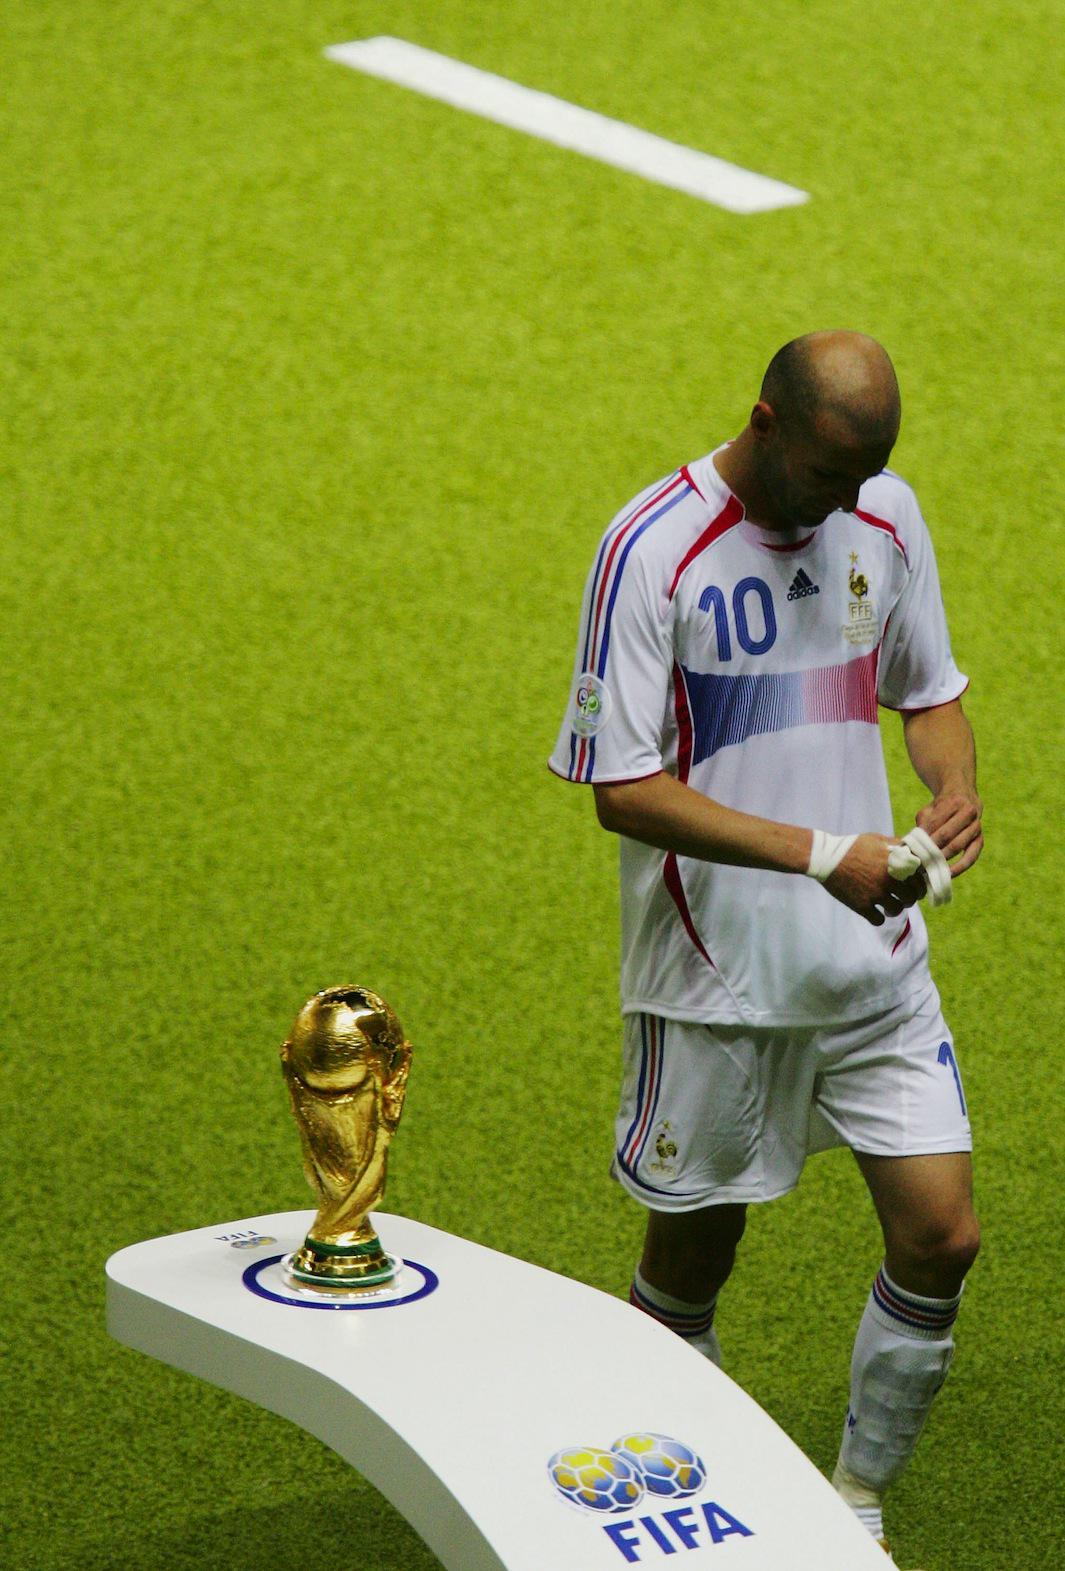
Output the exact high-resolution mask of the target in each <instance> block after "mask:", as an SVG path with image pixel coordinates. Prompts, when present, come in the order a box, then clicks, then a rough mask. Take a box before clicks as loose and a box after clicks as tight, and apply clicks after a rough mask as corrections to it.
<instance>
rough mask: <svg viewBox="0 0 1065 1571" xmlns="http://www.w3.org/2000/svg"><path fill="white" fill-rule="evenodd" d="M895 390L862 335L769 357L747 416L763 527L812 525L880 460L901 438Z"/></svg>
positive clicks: (808, 339)
mask: <svg viewBox="0 0 1065 1571" xmlns="http://www.w3.org/2000/svg"><path fill="white" fill-rule="evenodd" d="M900 418H901V406H900V401H899V385H898V382H897V381H896V379H895V371H894V367H893V366H892V364H891V361H890V359H889V358H888V355H887V351H886V350H885V349H884V348H883V347H882V345H880V344H878V343H877V341H876V339H875V338H869V337H867V336H866V335H865V334H864V333H851V332H826V333H808V334H806V336H805V337H803V338H795V339H792V341H791V343H788V344H785V345H784V347H783V349H779V350H778V351H777V353H776V354H775V355H774V356H773V358H772V360H771V361H770V363H769V367H768V369H767V370H766V373H765V377H764V378H763V381H762V389H761V393H760V395H759V399H758V402H757V403H756V404H755V406H754V408H753V410H752V411H751V420H750V433H749V440H750V444H751V445H750V456H751V463H752V466H753V470H754V478H755V480H756V483H757V486H758V488H759V491H760V492H761V494H762V498H763V505H764V510H765V511H766V513H767V517H768V521H769V522H771V523H772V524H774V525H775V526H776V527H778V528H781V527H788V526H790V527H793V528H800V529H809V528H814V527H816V525H818V524H820V523H822V522H823V521H824V520H825V519H826V518H827V517H828V515H829V513H832V512H834V511H835V510H836V509H837V508H839V509H842V510H843V511H844V512H850V511H852V510H853V508H854V506H855V505H856V503H857V500H858V488H859V487H860V485H861V484H862V482H863V481H865V480H868V479H869V477H870V476H871V475H875V474H879V472H880V470H881V469H883V467H884V465H885V464H886V463H887V461H888V458H889V456H890V454H891V449H892V448H893V447H894V445H895V441H896V438H897V437H898V434H899V421H900Z"/></svg>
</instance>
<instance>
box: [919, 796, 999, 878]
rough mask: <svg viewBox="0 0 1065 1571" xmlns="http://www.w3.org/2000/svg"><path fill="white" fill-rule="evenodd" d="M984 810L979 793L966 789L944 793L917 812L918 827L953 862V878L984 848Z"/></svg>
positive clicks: (951, 872)
mask: <svg viewBox="0 0 1065 1571" xmlns="http://www.w3.org/2000/svg"><path fill="white" fill-rule="evenodd" d="M982 812H983V803H982V802H981V801H980V798H979V797H978V796H977V794H976V792H975V791H973V790H971V789H969V788H965V789H962V790H953V791H943V792H941V793H940V795H939V796H937V797H936V799H935V801H933V802H931V803H930V804H929V805H928V807H922V808H921V811H920V812H919V813H918V814H917V820H916V821H917V824H918V826H919V827H920V828H921V829H923V830H924V831H925V833H926V834H929V835H931V837H932V839H933V840H934V841H935V843H936V845H937V846H938V847H939V849H940V850H941V851H942V853H943V855H944V856H945V857H946V859H947V861H948V862H950V864H951V868H950V876H951V878H959V877H960V876H961V874H962V873H965V872H967V871H968V869H969V868H970V867H972V865H973V863H974V862H975V861H976V859H977V857H978V856H979V855H980V852H981V851H982V850H983V849H984V834H983V829H982V826H981V823H980V815H981V814H982ZM955 858H957V860H954V859H955Z"/></svg>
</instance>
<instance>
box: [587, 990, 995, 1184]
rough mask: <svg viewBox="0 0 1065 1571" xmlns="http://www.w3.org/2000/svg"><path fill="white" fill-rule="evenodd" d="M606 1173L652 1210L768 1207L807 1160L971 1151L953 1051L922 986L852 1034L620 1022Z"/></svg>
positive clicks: (652, 1019) (848, 1030) (850, 1029)
mask: <svg viewBox="0 0 1065 1571" xmlns="http://www.w3.org/2000/svg"><path fill="white" fill-rule="evenodd" d="M623 1058H624V1080H623V1083H622V1088H621V1106H620V1107H619V1109H618V1116H617V1124H616V1141H617V1144H616V1150H615V1156H614V1162H613V1165H612V1167H611V1172H612V1173H613V1176H614V1177H615V1178H616V1179H617V1180H618V1182H619V1183H621V1184H622V1185H623V1186H624V1187H625V1188H626V1189H627V1190H628V1191H629V1193H630V1194H631V1195H634V1196H635V1198H636V1199H637V1200H640V1201H642V1202H643V1204H644V1205H646V1206H649V1207H650V1208H651V1209H652V1210H655V1211H695V1210H697V1209H698V1208H699V1207H701V1206H707V1205H722V1204H727V1203H735V1202H743V1201H757V1200H772V1199H773V1198H774V1197H775V1196H777V1195H782V1194H786V1193H787V1191H788V1190H789V1189H794V1187H795V1185H796V1184H797V1183H798V1180H799V1174H800V1173H801V1172H802V1167H803V1163H804V1162H805V1160H806V1157H807V1155H808V1154H809V1153H810V1152H813V1151H824V1150H827V1149H828V1148H829V1147H830V1146H839V1145H845V1146H850V1148H851V1149H852V1150H853V1151H860V1152H863V1153H865V1154H867V1155H869V1156H921V1155H927V1154H929V1153H932V1152H940V1151H971V1150H972V1131H971V1130H970V1128H969V1119H968V1115H967V1112H966V1107H965V1093H964V1091H963V1090H962V1083H961V1071H960V1070H959V1068H958V1062H957V1059H956V1058H955V1056H954V1043H953V1040H952V1038H951V1034H950V1032H949V1030H948V1029H947V1026H946V1023H945V1021H944V1019H943V1016H942V1014H941V1012H940V1008H939V998H938V995H937V994H936V992H935V990H934V989H933V990H932V992H931V993H930V994H929V995H928V997H927V998H926V999H925V1000H924V1001H923V1002H922V1003H921V1004H920V1005H918V1006H917V1007H916V1008H914V1007H913V1006H912V1005H908V1006H906V1007H905V1008H903V1009H894V1010H892V1011H890V1012H889V1013H888V1014H886V1015H880V1016H877V1017H875V1018H874V1019H872V1020H863V1021H861V1022H860V1023H858V1024H855V1025H847V1026H833V1027H830V1028H828V1029H826V1030H817V1029H815V1028H812V1027H808V1026H803V1027H794V1026H785V1027H753V1028H752V1027H749V1026H721V1025H699V1024H695V1023H692V1022H691V1021H681V1020H664V1019H662V1018H661V1017H660V1016H657V1015H645V1014H635V1015H628V1016H626V1019H625V1042H624V1048H623Z"/></svg>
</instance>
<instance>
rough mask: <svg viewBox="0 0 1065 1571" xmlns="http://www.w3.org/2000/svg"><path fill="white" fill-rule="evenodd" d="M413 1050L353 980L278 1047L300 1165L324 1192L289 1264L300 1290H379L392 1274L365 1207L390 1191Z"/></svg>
mask: <svg viewBox="0 0 1065 1571" xmlns="http://www.w3.org/2000/svg"><path fill="white" fill-rule="evenodd" d="M411 1051H412V1049H411V1044H410V1043H409V1042H408V1041H407V1039H406V1037H405V1036H404V1034H403V1027H402V1026H401V1025H400V1023H399V1020H398V1019H397V1018H396V1015H395V1012H394V1011H393V1010H392V1009H391V1008H390V1007H389V1006H388V1004H386V1003H385V1001H384V999H383V998H381V997H380V996H379V995H378V994H377V993H372V992H371V991H370V989H369V988H367V987H355V986H352V987H327V988H326V989H325V990H324V991H323V992H321V993H316V994H315V995H314V997H313V998H310V999H308V1000H307V1002H306V1003H305V1004H304V1006H303V1008H302V1009H301V1010H300V1012H299V1014H298V1015H297V1016H296V1021H295V1024H294V1025H293V1027H292V1031H291V1034H290V1035H289V1038H288V1041H287V1042H285V1043H284V1044H283V1045H282V1048H281V1072H282V1074H283V1075H284V1077H285V1082H286V1084H287V1085H288V1091H289V1096H290V1098H291V1100H292V1111H293V1113H294V1114H295V1118H296V1124H297V1127H298V1128H299V1132H300V1143H301V1145H302V1147H303V1170H304V1172H305V1173H306V1175H307V1181H308V1183H309V1184H310V1186H311V1188H312V1189H313V1190H314V1192H315V1194H316V1195H317V1197H318V1215H317V1216H316V1217H315V1219H314V1221H313V1223H312V1224H311V1230H310V1232H309V1233H308V1234H307V1237H306V1238H305V1239H304V1241H303V1244H302V1246H301V1247H300V1248H299V1249H297V1250H296V1252H295V1254H293V1255H290V1256H289V1258H288V1260H287V1261H286V1262H285V1272H286V1274H287V1275H288V1276H289V1277H290V1278H291V1279H292V1280H293V1281H294V1282H296V1283H298V1284H299V1285H300V1286H301V1287H311V1288H316V1289H318V1290H319V1291H325V1292H330V1293H336V1292H338V1291H340V1292H358V1291H365V1290H368V1289H371V1288H373V1289H378V1290H379V1289H380V1288H381V1287H382V1286H384V1285H386V1284H387V1283H389V1282H391V1280H392V1278H393V1277H394V1276H395V1274H396V1270H397V1267H396V1262H395V1261H394V1260H393V1259H391V1257H390V1256H389V1255H387V1254H385V1251H384V1250H383V1249H382V1247H381V1243H380V1240H379V1239H378V1237H377V1234H376V1232H375V1231H374V1229H373V1227H372V1225H371V1223H370V1221H369V1213H370V1212H371V1211H372V1210H373V1208H374V1207H375V1206H376V1205H378V1204H379V1203H380V1201H381V1198H382V1196H383V1194H384V1190H385V1170H386V1167H387V1164H388V1147H389V1143H390V1142H391V1139H392V1136H393V1135H394V1134H395V1131H396V1125H397V1124H398V1123H399V1117H400V1114H401V1113H402V1111H403V1098H404V1096H405V1095H406V1090H407V1076H408V1074H409V1073H410V1058H411Z"/></svg>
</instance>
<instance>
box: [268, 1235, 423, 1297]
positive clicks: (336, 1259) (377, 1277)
mask: <svg viewBox="0 0 1065 1571" xmlns="http://www.w3.org/2000/svg"><path fill="white" fill-rule="evenodd" d="M284 1270H285V1275H286V1276H287V1277H289V1278H290V1279H291V1280H292V1281H293V1282H296V1283H298V1284H299V1285H300V1286H301V1287H310V1288H315V1289H317V1290H319V1291H322V1292H327V1293H336V1292H342V1293H357V1292H361V1291H364V1290H366V1289H373V1288H381V1287H384V1286H386V1285H387V1284H388V1283H389V1282H391V1281H392V1280H393V1279H394V1277H395V1275H396V1262H395V1260H394V1259H393V1258H392V1256H391V1255H386V1254H385V1252H384V1250H383V1249H382V1248H381V1243H380V1240H379V1239H378V1238H377V1236H376V1234H373V1235H371V1237H370V1238H368V1239H364V1240H363V1241H362V1242H361V1243H358V1244H327V1243H323V1242H322V1241H321V1240H320V1239H317V1238H312V1237H310V1235H309V1234H308V1236H307V1237H306V1238H305V1239H304V1240H303V1243H302V1245H301V1247H300V1248H299V1249H297V1250H296V1252H295V1254H292V1255H289V1256H288V1258H287V1260H286V1261H285V1265H284Z"/></svg>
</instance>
